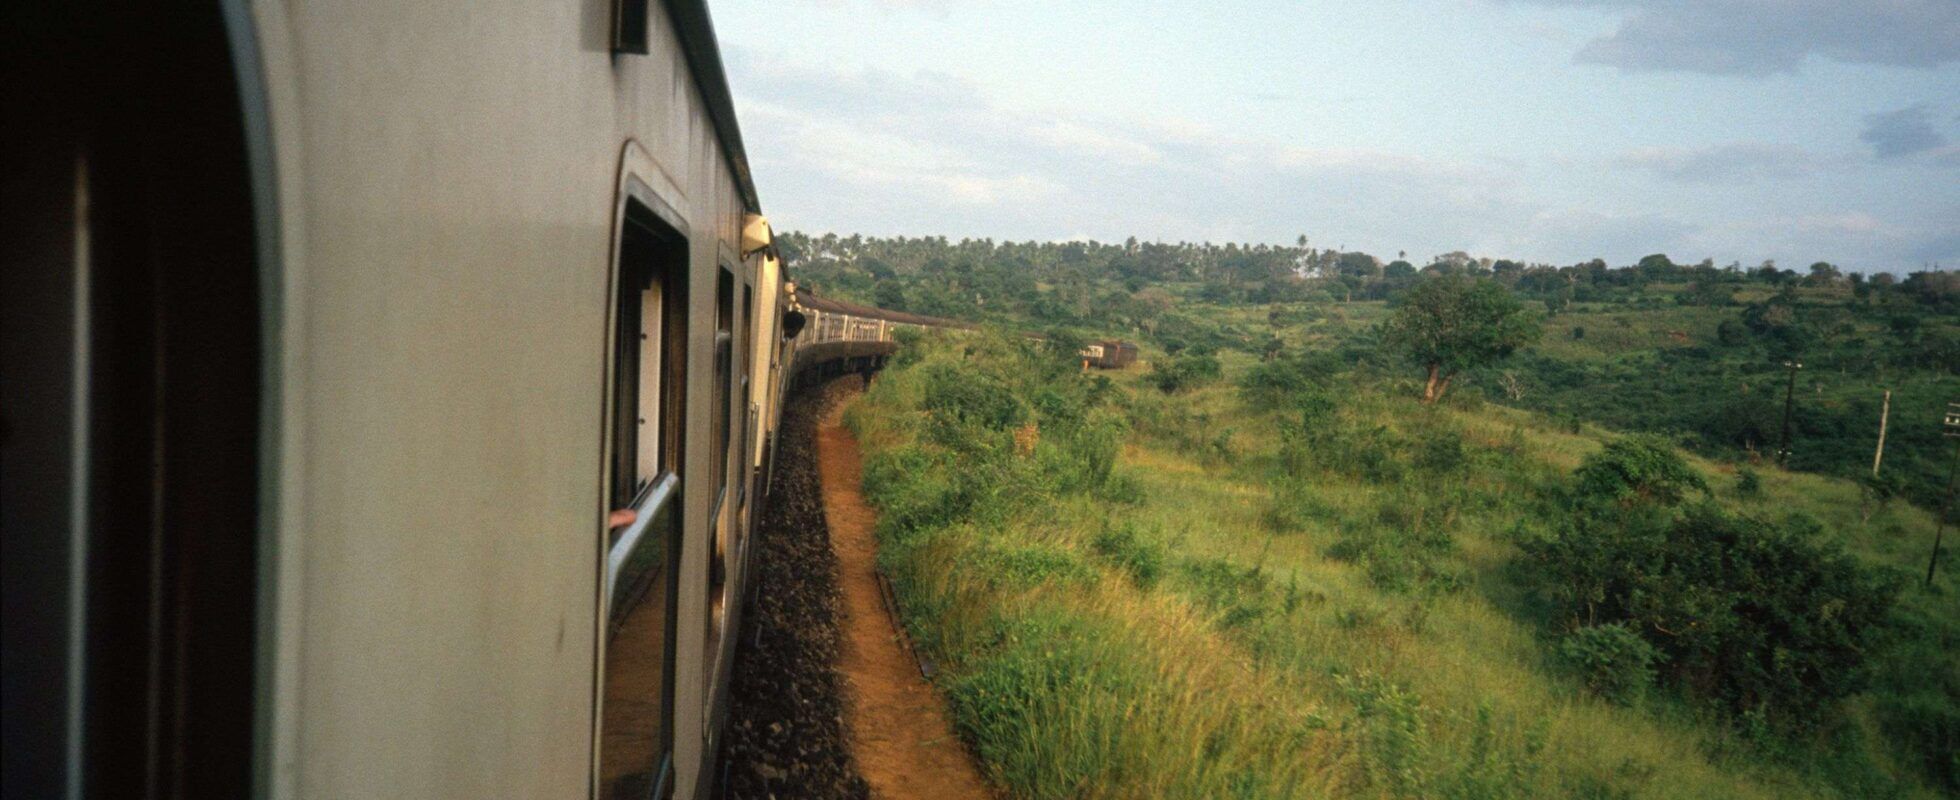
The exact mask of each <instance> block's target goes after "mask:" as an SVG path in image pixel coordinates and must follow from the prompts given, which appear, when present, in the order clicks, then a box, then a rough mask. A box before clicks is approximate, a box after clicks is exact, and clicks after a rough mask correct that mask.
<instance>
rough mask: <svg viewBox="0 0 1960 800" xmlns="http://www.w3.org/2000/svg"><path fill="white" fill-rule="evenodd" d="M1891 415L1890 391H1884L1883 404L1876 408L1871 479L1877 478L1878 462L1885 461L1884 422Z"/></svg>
mask: <svg viewBox="0 0 1960 800" xmlns="http://www.w3.org/2000/svg"><path fill="white" fill-rule="evenodd" d="M1891 415H1892V390H1891V389H1886V390H1885V402H1884V404H1882V405H1880V406H1879V407H1878V452H1876V453H1873V454H1872V477H1874V478H1876V477H1878V465H1879V462H1881V461H1884V460H1885V420H1886V418H1887V417H1890V416H1891Z"/></svg>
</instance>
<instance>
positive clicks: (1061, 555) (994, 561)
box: [959, 546, 1096, 589]
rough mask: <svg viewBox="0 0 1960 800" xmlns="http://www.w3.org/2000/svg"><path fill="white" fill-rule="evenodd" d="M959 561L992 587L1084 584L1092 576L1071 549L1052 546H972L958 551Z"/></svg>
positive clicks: (1093, 573) (1092, 572) (965, 569)
mask: <svg viewBox="0 0 1960 800" xmlns="http://www.w3.org/2000/svg"><path fill="white" fill-rule="evenodd" d="M959 562H960V564H959V566H960V567H961V568H962V569H963V570H964V571H967V572H968V573H970V574H972V575H974V576H976V577H978V578H979V579H980V580H982V581H985V582H986V583H987V584H988V585H989V586H991V587H993V588H1015V589H1026V588H1031V587H1034V586H1039V585H1042V584H1047V583H1054V584H1064V585H1068V584H1085V583H1092V582H1094V581H1095V578H1096V573H1095V572H1094V571H1092V570H1091V569H1090V568H1089V566H1088V565H1087V564H1084V563H1082V560H1081V559H1080V558H1079V557H1077V556H1076V555H1075V554H1074V553H1071V552H1069V551H1067V550H1061V549H1058V548H1054V547H1043V546H1025V547H994V546H988V547H976V548H973V549H971V550H967V551H966V552H964V553H962V554H960V558H959Z"/></svg>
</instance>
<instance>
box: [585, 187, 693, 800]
mask: <svg viewBox="0 0 1960 800" xmlns="http://www.w3.org/2000/svg"><path fill="white" fill-rule="evenodd" d="M616 273H617V275H618V281H619V286H618V290H617V291H618V294H617V300H616V303H615V305H614V307H613V316H614V325H615V327H614V331H613V340H614V343H615V349H614V351H613V376H612V378H613V383H612V394H613V412H612V417H611V419H610V425H611V432H610V433H611V435H610V437H609V442H610V450H611V454H610V456H611V458H610V463H611V466H612V481H611V485H610V486H609V487H608V489H609V491H608V498H607V499H608V501H609V505H608V508H632V509H633V510H634V511H635V512H636V519H635V521H634V522H633V523H632V524H631V525H627V526H625V527H623V528H620V529H617V530H612V531H610V532H609V533H608V535H607V537H606V540H605V541H606V542H607V546H606V548H605V553H604V557H603V564H604V566H603V576H604V587H605V588H604V593H603V602H604V604H605V605H604V609H605V619H606V627H605V635H604V653H603V657H602V661H601V669H602V673H601V674H602V676H603V677H602V681H603V683H602V689H601V692H602V694H601V705H600V708H599V729H600V753H599V778H598V780H599V784H598V787H599V796H600V797H604V798H625V797H633V798H646V797H662V796H665V793H666V792H668V791H669V790H670V789H671V786H670V784H671V781H672V779H671V772H672V755H673V746H672V745H673V730H672V724H671V720H672V717H673V714H672V710H673V698H674V677H673V673H674V629H675V619H676V618H675V614H674V611H673V609H674V607H675V605H676V600H677V599H678V591H679V582H680V581H679V578H680V573H679V563H680V538H681V531H682V530H683V529H682V526H681V502H680V498H681V491H680V486H681V476H680V472H681V469H680V466H681V464H682V461H681V455H682V453H681V441H682V439H681V436H682V432H683V431H684V430H685V424H686V419H685V417H686V413H685V412H686V407H685V394H684V392H685V389H686V380H685V379H686V375H687V347H686V343H687V304H686V299H685V298H686V297H687V242H686V240H685V238H683V237H682V236H681V234H680V233H679V232H678V231H676V230H674V229H673V228H672V227H670V226H668V225H666V224H665V223H663V222H661V220H660V219H659V218H658V217H657V216H655V215H654V214H653V213H652V212H651V211H650V210H649V209H648V208H647V207H646V206H645V205H643V204H641V203H639V202H638V201H636V200H628V201H627V204H626V211H625V216H624V219H623V220H622V222H621V225H620V247H619V264H618V266H617V270H616Z"/></svg>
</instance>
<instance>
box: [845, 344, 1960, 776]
mask: <svg viewBox="0 0 1960 800" xmlns="http://www.w3.org/2000/svg"><path fill="white" fill-rule="evenodd" d="M911 347H912V348H913V352H912V353H911V354H909V355H908V356H907V361H908V362H909V363H907V364H905V365H904V366H901V367H898V368H894V369H892V370H888V371H887V372H886V373H885V374H884V375H883V376H881V377H880V378H879V379H878V380H877V381H876V382H875V383H874V384H873V386H872V388H871V390H870V391H869V392H868V393H867V394H866V395H865V397H863V398H862V399H861V400H860V401H859V402H858V404H857V405H856V406H855V407H854V408H853V409H852V410H851V412H850V413H849V415H848V416H847V420H848V421H849V423H850V424H851V426H852V427H853V429H854V430H855V431H856V433H857V435H858V436H859V438H860V441H861V442H862V443H863V445H864V447H865V449H866V454H867V460H866V469H865V474H864V484H865V489H866V493H867V496H868V498H869V499H870V500H871V502H872V503H873V504H874V505H875V506H876V507H878V508H879V510H880V511H881V519H880V523H879V537H880V561H881V564H882V565H883V566H884V567H885V569H886V570H887V572H888V574H890V575H891V576H892V578H893V581H894V584H895V586H896V588H897V591H898V595H899V598H900V602H901V606H902V607H903V615H904V618H905V622H906V625H907V626H908V629H909V630H910V631H911V633H912V635H913V637H914V639H915V641H916V642H917V643H918V644H919V646H921V647H923V648H925V649H926V650H928V651H929V652H930V653H931V654H932V656H933V657H934V659H935V660H936V661H938V662H939V663H940V664H942V665H944V671H943V672H942V673H941V676H940V678H939V681H940V685H941V688H942V690H943V691H944V693H945V694H946V696H947V698H948V700H949V702H950V704H951V707H952V711H953V715H954V718H955V721H956V725H957V727H958V729H959V731H960V734H961V736H962V737H964V738H965V739H967V741H968V742H969V743H970V744H971V745H972V746H973V748H974V749H975V751H976V752H977V753H978V754H979V755H980V757H981V760H982V762H983V765H984V768H985V769H986V771H987V773H988V774H989V775H990V776H991V777H992V779H993V780H995V781H996V782H997V783H998V784H1000V785H1001V786H1002V787H1004V788H1006V789H1007V790H1008V791H1009V792H1010V793H1012V794H1013V795H1015V796H1025V797H1328V796H1339V797H1458V798H1481V797H1525V796H1575V797H1810V796H1820V797H1821V796H1833V795H1859V796H1870V795H1887V794H1889V795H1901V796H1915V795H1931V794H1933V793H1934V792H1935V790H1934V789H1933V788H1932V786H1933V785H1932V784H1929V783H1927V780H1926V778H1925V777H1923V776H1924V775H1926V774H1927V773H1926V772H1925V771H1924V769H1923V767H1922V765H1920V764H1918V763H1917V762H1918V761H1921V760H1924V759H1926V758H1929V757H1931V756H1928V755H1926V754H1927V752H1928V750H1927V748H1928V747H1929V746H1930V747H1937V746H1938V739H1937V737H1938V736H1940V735H1941V734H1940V731H1941V730H1944V729H1943V728H1941V727H1940V726H1941V725H1942V724H1943V723H1942V720H1944V719H1948V718H1949V717H1946V716H1942V715H1950V714H1951V713H1952V708H1951V704H1950V703H1948V702H1947V701H1946V700H1944V699H1942V698H1943V697H1944V695H1941V694H1939V691H1940V690H1939V689H1938V688H1937V687H1935V688H1933V689H1926V688H1925V687H1924V686H1920V687H1918V688H1903V687H1906V684H1907V683H1909V681H1908V680H1907V676H1906V675H1905V674H1903V673H1899V672H1898V670H1907V669H1909V670H1921V671H1922V672H1921V675H1922V677H1923V676H1924V675H1928V674H1931V675H1938V674H1948V675H1951V674H1954V672H1953V670H1952V667H1953V662H1952V660H1951V658H1952V657H1951V656H1950V655H1948V654H1949V653H1951V652H1952V650H1951V648H1950V647H1948V648H1946V649H1942V647H1941V646H1940V645H1939V644H1938V643H1939V642H1942V641H1944V642H1947V643H1948V644H1949V645H1950V644H1951V643H1952V642H1953V639H1952V638H1951V637H1953V636H1954V635H1955V633H1954V629H1955V626H1956V624H1960V623H1956V621H1955V620H1956V618H1960V614H1956V613H1954V612H1956V611H1960V609H1956V607H1955V606H1956V604H1955V601H1954V598H1955V597H1956V595H1955V588H1956V587H1955V586H1954V582H1953V581H1952V579H1950V578H1948V579H1944V581H1943V583H1942V584H1941V585H1939V586H1937V587H1935V589H1934V590H1933V591H1931V592H1918V593H1911V594H1909V595H1908V596H1906V597H1903V598H1902V599H1901V610H1900V611H1899V612H1898V613H1899V615H1900V616H1901V618H1902V619H1904V620H1906V621H1907V622H1908V623H1909V624H1917V625H1919V626H1921V628H1922V630H1920V631H1919V632H1917V633H1915V634H1914V636H1915V637H1916V638H1915V639H1914V640H1915V641H1923V642H1926V643H1927V644H1925V645H1924V646H1916V647H1917V648H1918V649H1913V648H1906V649H1905V650H1902V651H1900V652H1902V653H1906V654H1907V655H1904V656H1898V657H1899V658H1901V659H1904V660H1903V661H1902V662H1901V664H1899V665H1894V664H1890V663H1888V664H1886V665H1885V666H1883V667H1882V668H1881V675H1880V676H1879V678H1878V684H1877V686H1875V688H1874V690H1873V691H1872V692H1871V693H1870V694H1868V695H1865V696H1860V697H1856V698H1853V701H1852V702H1851V703H1850V710H1849V714H1848V716H1847V717H1846V719H1847V721H1846V722H1845V723H1844V724H1843V725H1841V726H1839V728H1837V729H1835V730H1833V731H1829V732H1826V733H1825V734H1820V737H1822V738H1820V739H1819V740H1818V741H1812V742H1795V743H1790V744H1789V745H1788V748H1787V752H1784V753H1781V754H1779V753H1775V752H1770V751H1769V750H1766V748H1765V747H1764V746H1763V744H1762V741H1761V737H1757V738H1755V739H1752V738H1751V734H1750V733H1749V732H1748V731H1746V730H1741V729H1739V728H1737V727H1736V726H1735V725H1733V724H1731V723H1730V722H1728V721H1726V720H1724V719H1722V718H1720V717H1718V716H1715V715H1713V714H1711V712H1709V711H1706V710H1704V709H1702V708H1700V707H1698V706H1696V705H1695V704H1693V703H1691V702H1688V701H1685V700H1682V699H1680V698H1678V697H1674V696H1671V695H1668V694H1665V693H1652V694H1647V695H1631V696H1615V697H1611V698H1608V697H1602V696H1599V695H1598V693H1596V692H1595V691H1592V690H1589V689H1588V685H1589V681H1590V680H1595V679H1594V678H1591V677H1590V676H1588V675H1587V674H1586V673H1585V672H1584V671H1583V670H1578V669H1574V668H1573V667H1572V666H1570V664H1569V663H1568V662H1567V661H1566V660H1564V659H1561V658H1560V657H1559V655H1558V653H1559V649H1558V643H1557V642H1556V641H1554V640H1552V639H1551V638H1550V637H1549V636H1548V635H1547V634H1546V633H1545V631H1547V630H1548V627H1547V626H1545V625H1543V624H1542V622H1543V615H1544V614H1545V611H1544V610H1543V607H1542V605H1541V604H1540V602H1539V601H1538V599H1537V598H1536V597H1535V596H1534V595H1533V594H1532V593H1531V592H1530V591H1528V589H1527V587H1526V586H1525V584H1524V583H1523V582H1521V581H1519V580H1517V579H1516V575H1515V570H1516V569H1518V567H1517V559H1516V545H1515V542H1516V541H1517V540H1518V539H1519V538H1520V537H1523V536H1530V535H1533V528H1534V526H1542V525H1543V524H1545V523H1544V522H1542V520H1543V519H1544V515H1545V514H1546V513H1547V510H1546V500H1545V499H1544V498H1545V496H1546V494H1547V493H1548V492H1549V491H1551V490H1552V489H1553V488H1555V487H1556V486H1557V485H1558V484H1559V483H1560V481H1562V480H1564V476H1565V475H1566V474H1568V473H1569V472H1570V471H1571V470H1572V468H1573V467H1574V466H1576V465H1577V463H1578V462H1579V460H1580V459H1581V458H1583V457H1584V456H1585V455H1586V454H1588V453H1590V452H1593V451H1594V450H1596V449H1597V448H1598V447H1599V440H1600V436H1599V434H1598V433H1597V432H1594V431H1591V430H1588V429H1582V430H1583V432H1578V433H1575V432H1573V431H1572V429H1571V427H1570V426H1569V425H1567V424H1565V423H1562V422H1558V421H1554V420H1549V419H1546V418H1544V417H1541V416H1537V415H1532V414H1528V413H1526V412H1522V411H1517V410H1513V409H1504V408H1498V407H1494V406H1486V407H1483V408H1481V409H1476V410H1466V409H1463V408H1424V407H1419V406H1417V405H1416V404H1415V403H1414V402H1413V401H1412V400H1405V399H1403V397H1402V396H1399V395H1398V394H1397V393H1393V392H1383V391H1376V390H1374V389H1372V388H1358V387H1357V388H1354V389H1352V390H1347V391H1343V392H1341V393H1340V397H1339V398H1338V402H1337V404H1336V405H1335V406H1334V407H1332V408H1319V409H1317V410H1313V411H1312V412H1311V413H1306V414H1305V415H1303V414H1302V413H1300V412H1295V411H1292V410H1280V411H1271V410H1254V409H1252V408H1248V407H1246V406H1245V405H1243V404H1241V403H1239V402H1238V401H1237V400H1236V398H1235V396H1234V392H1233V390H1232V389H1231V388H1230V383H1231V381H1230V380H1229V379H1230V378H1231V377H1232V376H1233V375H1234V374H1236V373H1240V372H1243V371H1244V370H1245V369H1247V368H1249V367H1250V365H1251V364H1250V362H1249V361H1246V360H1240V359H1235V358H1230V357H1228V358H1227V359H1225V362H1226V363H1225V367H1226V373H1227V378H1228V380H1227V381H1226V382H1224V383H1221V384H1219V385H1215V386H1211V387H1207V388H1200V389H1197V390H1193V391H1188V392H1185V393H1180V394H1176V395H1166V394H1165V393H1163V392H1161V391H1159V390H1158V389H1156V388H1154V387H1151V386H1147V385H1142V384H1140V383H1138V378H1137V374H1138V373H1140V372H1141V371H1137V372H1131V373H1124V374H1118V375H1116V376H1114V379H1113V381H1112V380H1110V379H1109V378H1106V377H1102V376H1084V375H1081V374H1079V373H1078V372H1076V371H1075V370H1074V369H1073V368H1072V367H1071V366H1070V365H1069V364H1068V363H1067V360H1066V359H1055V358H1053V357H1052V356H1051V355H1049V354H1046V353H1044V352H1042V351H1041V350H1040V349H1039V348H1038V347H1036V346H1033V345H1028V344H1025V343H1019V342H1015V341H1011V340H1009V339H1006V338H996V337H986V336H977V337H965V338H959V339H943V338H929V339H928V340H925V341H920V342H917V343H914V344H913V345H912V346H911ZM949 376H956V377H960V378H969V377H973V376H978V377H977V378H976V379H975V380H977V381H978V382H979V384H980V385H984V386H986V387H988V391H987V392H984V393H978V394H975V393H966V392H963V391H960V390H955V389H951V388H948V386H947V385H945V382H946V381H948V380H951V378H950V377H949ZM1315 414H1318V415H1319V416H1317V417H1316V416H1314V415H1315ZM1693 463H1694V464H1695V466H1696V467H1697V468H1698V469H1700V470H1702V471H1703V472H1705V473H1708V474H1710V475H1711V476H1715V475H1718V474H1719V473H1722V472H1724V471H1726V469H1727V468H1726V467H1724V466H1722V465H1717V464H1712V463H1709V462H1705V461H1698V460H1697V461H1693ZM1710 482H1711V484H1718V485H1723V486H1726V485H1730V484H1732V483H1733V480H1732V479H1722V478H1719V477H1717V478H1714V479H1712V480H1711V481H1710ZM1760 483H1761V489H1760V496H1758V497H1754V498H1742V497H1734V498H1732V499H1730V500H1725V502H1733V503H1738V504H1743V503H1746V504H1751V505H1753V506H1757V507H1768V508H1775V509H1788V510H1791V511H1801V512H1803V513H1806V514H1810V515H1812V516H1814V517H1816V518H1817V519H1818V520H1820V521H1821V522H1822V523H1823V527H1824V528H1825V529H1827V530H1830V531H1834V532H1835V533H1833V534H1830V535H1836V536H1841V537H1843V538H1844V539H1845V541H1846V543H1847V545H1848V546H1849V547H1850V548H1851V549H1852V550H1853V551H1854V552H1858V553H1860V554H1861V555H1863V556H1865V557H1867V558H1870V559H1872V560H1874V561H1875V562H1878V563H1903V561H1904V560H1905V559H1907V558H1908V555H1907V551H1908V550H1909V549H1910V548H1908V547H1907V545H1906V544H1905V541H1906V540H1913V541H1917V540H1918V538H1919V536H1920V534H1921V533H1922V532H1929V531H1930V519H1928V518H1927V516H1926V515H1925V514H1924V513H1923V512H1919V511H1916V510H1915V509H1912V508H1911V507H1909V506H1905V505H1904V504H1895V505H1893V506H1890V507H1887V508H1885V509H1882V510H1880V511H1878V512H1877V513H1875V514H1873V515H1872V516H1871V518H1870V521H1869V522H1868V523H1860V524H1857V525H1852V523H1854V522H1856V521H1857V519H1858V516H1859V511H1858V510H1857V509H1856V508H1855V502H1856V500H1857V497H1858V496H1857V490H1856V488H1855V487H1852V486H1849V485H1847V484H1845V483H1843V482H1840V481H1833V480H1830V479H1826V478H1821V477H1818V476H1814V475H1798V474H1789V473H1783V472H1780V471H1775V470H1765V471H1763V472H1762V473H1761V480H1760ZM1718 494H1720V491H1719V490H1718ZM1846 502H1849V503H1851V504H1852V506H1845V505H1843V503H1846ZM1942 637H1947V638H1942ZM1941 670H1946V672H1944V673H1941V672H1940V671H1941ZM1888 681H1891V682H1893V683H1897V684H1899V685H1900V687H1902V688H1898V689H1886V688H1884V687H1886V686H1887V685H1889V684H1888V683H1887V682H1888ZM1921 683H1922V684H1923V683H1925V681H1923V680H1922V681H1921ZM1888 721H1889V722H1888ZM1915 739H1919V740H1929V741H1920V742H1918V743H1917V744H1914V743H1913V741H1914V740H1915ZM1806 754H1807V755H1806ZM1901 754H1903V755H1901Z"/></svg>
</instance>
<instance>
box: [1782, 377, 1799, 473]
mask: <svg viewBox="0 0 1960 800" xmlns="http://www.w3.org/2000/svg"><path fill="white" fill-rule="evenodd" d="M1783 366H1786V367H1789V368H1790V383H1789V385H1788V386H1786V387H1784V389H1783V446H1782V447H1780V448H1777V451H1776V465H1777V466H1779V467H1785V468H1788V467H1789V465H1790V410H1791V409H1792V408H1794V407H1795V406H1796V402H1797V370H1800V369H1803V363H1802V362H1800V361H1785V362H1783Z"/></svg>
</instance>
